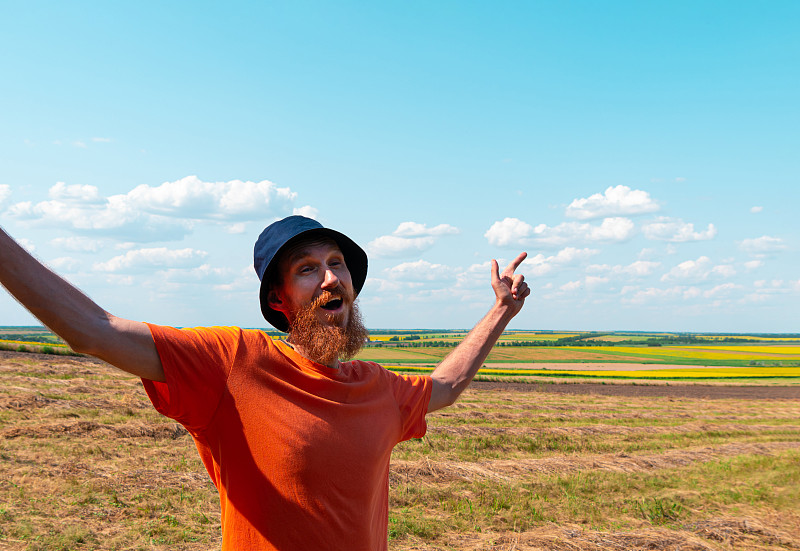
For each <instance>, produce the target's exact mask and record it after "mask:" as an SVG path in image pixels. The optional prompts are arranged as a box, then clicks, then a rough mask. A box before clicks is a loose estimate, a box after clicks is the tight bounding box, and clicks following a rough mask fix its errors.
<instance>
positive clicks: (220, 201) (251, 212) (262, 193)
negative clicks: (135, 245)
mask: <svg viewBox="0 0 800 551" xmlns="http://www.w3.org/2000/svg"><path fill="white" fill-rule="evenodd" d="M124 197H125V201H126V202H127V203H128V204H130V205H131V206H133V207H135V208H138V209H140V210H142V211H144V212H150V213H153V214H160V215H162V216H172V217H177V218H190V219H210V220H231V221H244V220H263V219H265V218H270V217H274V216H280V215H283V214H286V213H288V212H290V211H291V209H292V203H293V202H294V200H295V199H296V197H297V194H296V193H295V192H293V191H292V190H290V189H289V188H285V187H284V188H281V187H278V186H277V185H276V184H274V183H272V182H270V181H268V180H262V181H260V182H249V181H248V182H243V181H241V180H231V181H229V182H204V181H202V180H200V178H198V177H197V176H187V177H185V178H181V179H180V180H176V181H174V182H164V183H163V184H161V185H159V186H154V187H153V186H149V185H146V184H142V185H139V186H136V187H135V188H133V189H132V190H131V191H130V192H128V193H127V194H126V195H125V196H124Z"/></svg>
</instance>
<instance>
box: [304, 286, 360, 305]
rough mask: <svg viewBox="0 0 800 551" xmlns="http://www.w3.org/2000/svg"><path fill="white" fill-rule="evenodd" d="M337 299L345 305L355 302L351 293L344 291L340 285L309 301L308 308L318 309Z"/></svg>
mask: <svg viewBox="0 0 800 551" xmlns="http://www.w3.org/2000/svg"><path fill="white" fill-rule="evenodd" d="M337 298H338V299H341V300H342V302H344V303H345V304H352V303H353V301H355V297H354V296H353V293H352V291H349V290H348V289H345V288H344V287H343V286H342V285H337V286H336V287H334V288H333V289H331V290H327V289H326V290H325V291H322V293H320V295H319V296H318V297H317V298H315V299H313V300H311V302H310V303H309V305H308V306H309V307H310V308H319V307H320V306H322V305H323V304H327V303H329V302H330V301H332V300H335V299H337Z"/></svg>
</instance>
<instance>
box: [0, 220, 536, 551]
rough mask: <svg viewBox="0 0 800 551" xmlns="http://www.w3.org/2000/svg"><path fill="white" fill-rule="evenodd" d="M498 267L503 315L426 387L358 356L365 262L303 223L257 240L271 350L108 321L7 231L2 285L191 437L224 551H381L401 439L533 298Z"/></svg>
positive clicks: (260, 336)
mask: <svg viewBox="0 0 800 551" xmlns="http://www.w3.org/2000/svg"><path fill="white" fill-rule="evenodd" d="M524 258H525V254H524V253H523V254H521V255H519V256H518V257H517V258H516V259H515V260H514V261H512V262H511V264H509V266H508V267H507V268H506V269H505V270H504V271H503V272H502V273H500V272H499V268H498V266H497V262H496V261H492V269H491V278H492V287H493V289H494V293H495V304H494V306H493V307H492V308H491V309H490V311H489V313H488V314H487V315H486V316H485V317H484V318H483V319H482V320H481V321H480V322H479V323H478V324H477V325H476V326H475V328H474V329H473V330H472V331H471V332H470V333H469V334H468V335H467V337H466V338H465V339H464V341H463V342H462V343H461V344H460V345H459V346H458V347H457V348H456V349H455V350H454V351H453V352H452V353H451V354H450V355H448V356H447V358H446V359H445V360H444V361H442V362H441V364H440V365H439V366H438V367H437V368H436V369H435V370H434V372H433V374H432V375H431V376H430V377H427V376H405V375H398V374H395V373H392V372H390V371H387V370H385V369H383V368H381V367H380V366H378V365H377V364H375V363H372V362H362V361H341V360H342V359H345V358H349V357H352V356H354V355H355V354H356V353H357V352H358V350H359V349H360V347H361V346H362V345H363V343H364V341H365V339H366V336H367V332H366V330H365V329H364V326H363V324H362V323H361V318H360V314H359V312H358V308H357V305H356V303H355V299H356V296H357V295H358V294H359V292H360V291H361V289H362V287H363V285H364V282H365V280H366V274H367V256H366V254H365V253H364V251H363V250H362V249H361V247H359V246H358V245H357V244H356V243H354V242H353V241H352V240H351V239H350V238H348V237H347V236H345V235H344V234H341V233H339V232H336V231H334V230H331V229H328V228H323V227H322V225H321V224H319V223H318V222H316V221H314V220H311V219H309V218H305V217H302V216H290V217H288V218H285V219H283V220H280V221H278V222H275V223H273V224H271V225H270V226H268V227H267V228H266V229H265V230H264V232H262V234H261V236H260V237H259V239H258V241H257V242H256V246H255V251H254V267H255V269H256V273H257V274H258V276H259V278H260V280H261V289H260V300H261V309H262V313H263V314H264V317H265V318H266V319H267V321H269V322H270V323H271V324H272V325H274V326H275V327H277V328H278V329H280V330H282V331H287V332H288V334H289V336H288V339H287V342H283V341H278V342H274V341H273V340H272V339H271V338H270V337H269V336H268V335H266V334H265V333H264V332H262V331H256V330H243V329H239V328H234V327H224V328H223V327H215V328H194V329H183V330H179V329H175V328H171V327H164V326H156V325H150V324H145V323H141V322H135V321H131V320H125V319H122V318H118V317H116V316H113V315H111V314H109V313H107V312H105V311H104V310H103V309H101V308H100V307H99V306H97V305H96V304H95V303H94V302H92V301H91V300H90V299H89V298H88V297H86V296H85V295H83V294H81V293H80V291H78V290H77V289H75V288H74V287H73V286H71V285H69V284H68V283H66V282H65V281H64V280H63V279H61V278H60V277H58V276H57V275H55V274H54V273H52V272H50V271H49V270H48V269H47V268H46V267H44V266H43V265H41V264H40V263H39V262H38V261H37V260H35V259H34V258H33V257H32V256H31V255H29V254H28V253H27V252H26V251H24V250H23V249H22V248H21V247H20V246H19V245H17V243H16V242H14V241H13V240H12V239H11V238H10V237H9V236H8V235H6V234H5V233H4V232H3V231H2V230H0V282H2V284H3V285H4V286H5V287H6V288H7V289H8V290H9V291H10V292H11V294H12V295H14V296H15V297H16V298H17V300H19V301H20V302H21V303H22V304H23V305H24V306H25V307H27V308H28V309H29V310H30V311H31V312H32V313H33V314H34V315H35V316H37V317H38V318H39V319H40V320H41V321H42V322H43V323H44V324H45V325H47V326H48V327H50V329H51V330H53V331H54V332H55V333H57V334H58V335H60V336H61V337H62V338H63V339H64V340H65V341H66V342H67V343H68V344H69V345H70V346H71V347H72V348H73V349H74V350H76V351H79V352H84V353H88V354H91V355H94V356H96V357H98V358H101V359H103V360H105V361H107V362H109V363H110V364H112V365H114V366H116V367H118V368H120V369H123V370H125V371H127V372H129V373H132V374H135V375H137V376H139V377H141V378H142V380H143V383H144V386H145V389H146V391H147V394H148V396H149V397H150V399H151V401H152V402H153V405H154V406H155V407H156V409H158V411H160V412H161V413H163V414H165V415H167V416H169V417H171V418H173V419H176V420H177V421H179V422H180V423H182V424H183V425H184V426H185V427H186V428H187V430H188V431H189V432H190V433H191V435H192V437H193V438H194V440H195V444H196V446H197V449H198V452H199V453H200V456H201V458H202V460H203V463H204V465H205V467H206V469H207V470H208V473H209V476H210V477H211V479H212V480H213V482H214V484H215V485H216V487H217V489H218V491H219V494H220V503H221V510H222V531H223V545H222V547H223V549H226V550H228V549H230V550H234V549H235V550H241V549H258V550H261V549H264V550H272V549H280V550H293V549H348V550H353V549H356V550H360V549H363V550H375V549H386V547H387V541H386V537H387V522H388V474H389V458H390V455H391V450H392V448H393V447H394V446H395V444H397V443H398V442H400V441H402V440H406V439H408V438H412V437H421V436H422V435H423V434H424V433H425V429H426V424H425V415H426V414H427V413H430V412H432V411H436V410H438V409H440V408H443V407H445V406H447V405H450V404H452V403H453V402H454V401H455V400H456V398H457V397H458V396H459V394H461V392H462V391H463V390H464V388H466V386H467V385H468V384H469V382H470V381H471V380H472V377H473V376H474V375H475V373H476V372H477V370H478V368H479V367H480V365H481V364H482V363H483V361H484V360H485V359H486V356H487V355H488V353H489V351H490V350H491V348H492V346H493V345H494V343H495V342H496V340H497V338H498V337H499V336H500V334H501V333H502V331H503V330H504V328H505V327H506V325H507V324H508V322H509V321H510V320H511V318H513V317H514V315H516V314H517V312H519V310H520V308H521V307H522V305H523V303H524V301H525V298H526V297H527V296H528V295H529V293H530V290H529V289H528V286H527V284H526V283H525V282H524V279H523V277H522V276H521V275H515V274H514V272H515V270H516V268H517V267H518V266H519V264H520V263H521V262H522V261H523V260H524Z"/></svg>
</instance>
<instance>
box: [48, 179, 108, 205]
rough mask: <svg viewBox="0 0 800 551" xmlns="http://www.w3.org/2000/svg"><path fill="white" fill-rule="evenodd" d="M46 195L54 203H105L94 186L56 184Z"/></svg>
mask: <svg viewBox="0 0 800 551" xmlns="http://www.w3.org/2000/svg"><path fill="white" fill-rule="evenodd" d="M47 195H48V196H49V197H50V199H52V200H54V201H64V202H69V203H82V204H99V203H103V202H105V200H104V199H103V198H102V197H100V193H99V192H98V190H97V187H96V186H90V185H79V184H73V185H67V184H66V183H64V182H56V183H55V185H54V186H52V187H51V188H50V189H49V190H48V192H47Z"/></svg>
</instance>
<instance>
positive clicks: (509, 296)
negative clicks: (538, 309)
mask: <svg viewBox="0 0 800 551" xmlns="http://www.w3.org/2000/svg"><path fill="white" fill-rule="evenodd" d="M527 257H528V253H520V254H519V256H517V258H515V259H514V260H512V261H511V263H510V264H509V265H508V266H506V269H505V270H503V273H500V267H499V266H498V265H497V260H492V289H494V295H495V298H496V299H497V305H498V306H506V307H509V308H510V309H511V315H512V316H515V315H516V314H517V312H519V311H520V310H521V309H522V305H523V304H525V298H526V297H527V296H528V295H530V294H531V290H530V288H529V287H528V284H527V283H525V276H523V275H522V274H515V273H514V272H515V271H516V270H517V268H519V265H520V264H522V261H523V260H525V259H526V258H527Z"/></svg>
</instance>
